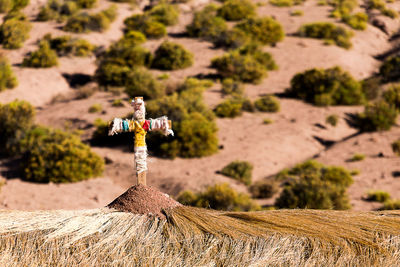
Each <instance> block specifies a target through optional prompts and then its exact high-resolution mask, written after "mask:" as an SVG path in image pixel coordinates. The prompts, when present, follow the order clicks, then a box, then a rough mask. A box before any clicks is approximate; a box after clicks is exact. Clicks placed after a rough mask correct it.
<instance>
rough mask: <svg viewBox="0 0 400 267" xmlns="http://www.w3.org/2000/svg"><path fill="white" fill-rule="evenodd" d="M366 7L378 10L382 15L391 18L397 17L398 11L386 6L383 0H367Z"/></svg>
mask: <svg viewBox="0 0 400 267" xmlns="http://www.w3.org/2000/svg"><path fill="white" fill-rule="evenodd" d="M366 8H367V9H376V10H379V11H380V12H381V14H382V15H384V16H388V17H390V18H392V19H394V18H397V17H398V13H397V12H396V11H395V10H393V9H390V8H387V6H386V3H385V2H384V1H383V0H369V1H367V2H366Z"/></svg>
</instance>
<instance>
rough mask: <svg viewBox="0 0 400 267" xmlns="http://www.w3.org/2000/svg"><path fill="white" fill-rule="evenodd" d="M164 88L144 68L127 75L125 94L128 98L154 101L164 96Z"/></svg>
mask: <svg viewBox="0 0 400 267" xmlns="http://www.w3.org/2000/svg"><path fill="white" fill-rule="evenodd" d="M164 91H165V88H164V87H163V85H162V84H161V83H159V82H158V81H157V80H156V79H155V78H154V77H153V75H152V74H151V73H150V72H149V71H147V70H146V69H144V68H136V69H134V70H133V71H131V72H129V73H128V77H127V79H126V83H125V92H126V93H127V94H128V95H129V97H131V98H133V97H135V96H138V95H139V96H143V97H144V98H145V99H154V98H158V97H161V96H162V95H164Z"/></svg>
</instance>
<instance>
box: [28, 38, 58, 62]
mask: <svg viewBox="0 0 400 267" xmlns="http://www.w3.org/2000/svg"><path fill="white" fill-rule="evenodd" d="M57 65H58V59H57V54H56V52H55V51H54V50H51V49H50V46H49V43H48V42H46V41H43V42H41V43H40V45H39V49H38V50H36V51H34V52H32V53H30V55H29V56H27V57H25V58H24V61H23V62H22V66H24V67H31V68H50V67H53V66H57Z"/></svg>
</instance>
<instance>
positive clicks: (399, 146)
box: [392, 139, 400, 156]
mask: <svg viewBox="0 0 400 267" xmlns="http://www.w3.org/2000/svg"><path fill="white" fill-rule="evenodd" d="M392 150H393V153H395V154H396V155H397V156H400V139H398V140H397V141H394V142H393V143H392Z"/></svg>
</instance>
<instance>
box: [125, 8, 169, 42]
mask: <svg viewBox="0 0 400 267" xmlns="http://www.w3.org/2000/svg"><path fill="white" fill-rule="evenodd" d="M124 24H125V27H126V28H125V32H129V31H138V32H141V33H143V34H144V35H145V36H146V37H147V38H149V39H159V38H161V37H163V36H165V35H166V34H167V30H166V28H165V25H164V24H162V23H160V22H158V21H157V20H156V19H155V18H154V17H152V16H149V15H147V14H136V15H133V16H131V17H129V18H127V19H125V20H124Z"/></svg>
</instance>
